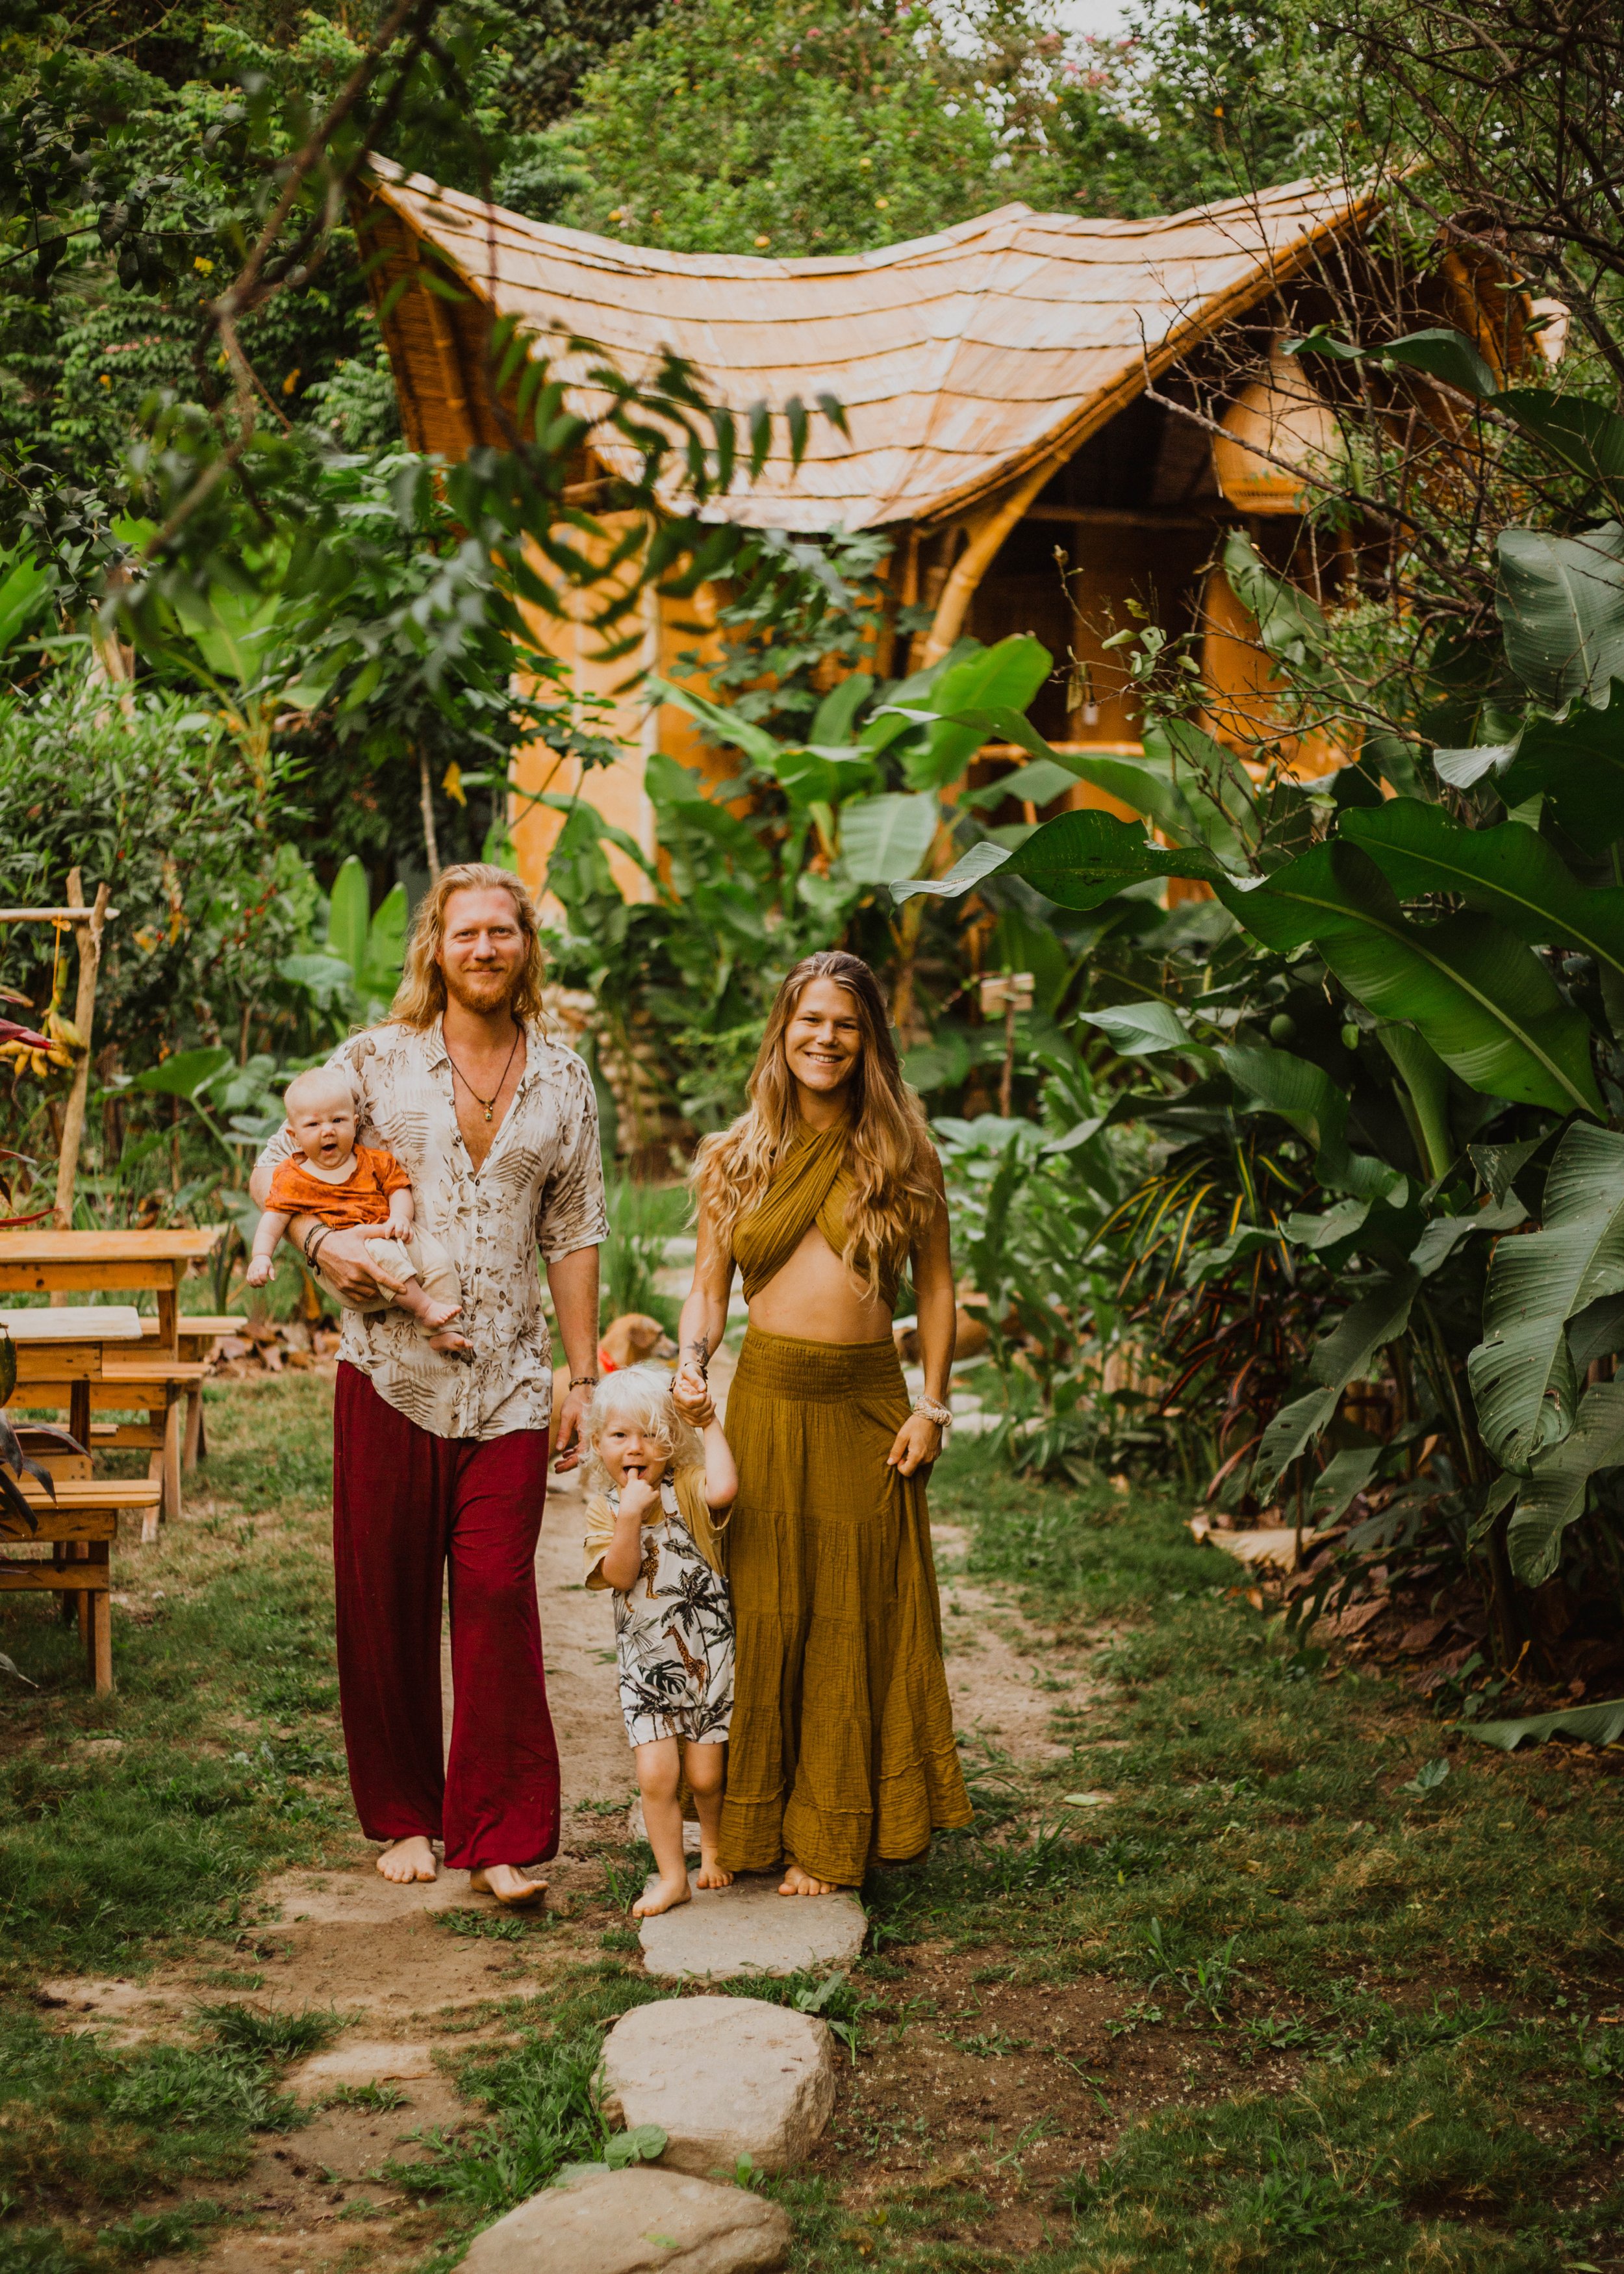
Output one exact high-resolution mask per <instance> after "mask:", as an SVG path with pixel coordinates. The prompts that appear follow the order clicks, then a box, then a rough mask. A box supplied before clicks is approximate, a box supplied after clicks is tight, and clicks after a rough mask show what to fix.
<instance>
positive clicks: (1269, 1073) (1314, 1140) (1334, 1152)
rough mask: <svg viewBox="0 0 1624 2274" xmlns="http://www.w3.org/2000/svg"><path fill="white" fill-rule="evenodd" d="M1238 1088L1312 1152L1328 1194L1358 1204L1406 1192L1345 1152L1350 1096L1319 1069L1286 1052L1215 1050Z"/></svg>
mask: <svg viewBox="0 0 1624 2274" xmlns="http://www.w3.org/2000/svg"><path fill="white" fill-rule="evenodd" d="M1217 1058H1218V1062H1219V1064H1220V1065H1222V1068H1223V1070H1224V1072H1225V1073H1227V1074H1228V1075H1229V1080H1230V1081H1232V1082H1233V1083H1234V1085H1235V1087H1236V1088H1237V1091H1238V1092H1239V1093H1240V1095H1241V1096H1242V1097H1243V1098H1244V1099H1249V1100H1250V1101H1251V1103H1252V1104H1253V1105H1254V1106H1258V1107H1260V1108H1261V1109H1262V1110H1263V1111H1265V1112H1267V1113H1277V1114H1278V1115H1279V1116H1280V1118H1281V1119H1282V1121H1286V1122H1289V1124H1290V1126H1291V1127H1292V1128H1293V1129H1295V1130H1296V1131H1297V1134H1298V1135H1299V1136H1300V1137H1303V1138H1304V1139H1306V1141H1308V1143H1309V1144H1311V1145H1312V1147H1313V1148H1314V1170H1315V1173H1316V1175H1317V1176H1318V1177H1319V1181H1320V1183H1321V1184H1322V1185H1324V1186H1327V1188H1328V1189H1329V1190H1330V1191H1332V1192H1343V1193H1352V1194H1353V1195H1354V1196H1355V1198H1356V1199H1358V1200H1365V1201H1370V1200H1376V1199H1385V1200H1391V1201H1402V1199H1403V1198H1404V1196H1405V1193H1406V1191H1407V1189H1408V1187H1407V1184H1406V1180H1405V1178H1404V1177H1403V1176H1402V1174H1401V1173H1400V1171H1398V1170H1397V1169H1390V1168H1388V1167H1387V1164H1386V1163H1384V1162H1381V1161H1377V1160H1373V1159H1372V1158H1371V1157H1370V1156H1369V1155H1368V1154H1361V1153H1352V1152H1350V1150H1349V1148H1348V1139H1347V1128H1348V1097H1347V1093H1346V1092H1345V1091H1343V1090H1341V1089H1339V1088H1337V1086H1336V1084H1335V1082H1334V1081H1332V1080H1331V1077H1330V1075H1329V1074H1328V1073H1326V1071H1325V1069H1324V1067H1323V1066H1317V1065H1314V1064H1313V1062H1312V1059H1309V1058H1297V1056H1296V1055H1295V1054H1294V1053H1293V1052H1292V1051H1290V1050H1265V1049H1260V1048H1254V1049H1248V1048H1244V1047H1240V1046H1236V1047H1233V1048H1229V1049H1225V1050H1219V1051H1218V1052H1217Z"/></svg>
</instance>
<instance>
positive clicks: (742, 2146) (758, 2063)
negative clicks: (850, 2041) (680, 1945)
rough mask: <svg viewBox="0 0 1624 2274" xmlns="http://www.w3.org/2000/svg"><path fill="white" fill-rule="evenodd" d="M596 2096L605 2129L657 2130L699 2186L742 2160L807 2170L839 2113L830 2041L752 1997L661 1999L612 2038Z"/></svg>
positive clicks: (803, 2019)
mask: <svg viewBox="0 0 1624 2274" xmlns="http://www.w3.org/2000/svg"><path fill="white" fill-rule="evenodd" d="M775 1900H783V1901H787V1900H788V1898H787V1897H785V1898H776V1899H775ZM818 1901H823V1897H822V1896H820V1897H819V1898H818ZM600 2091H601V2094H602V2106H603V2112H604V2114H605V2117H606V2118H607V2119H608V2120H609V2122H610V2123H611V2124H623V2125H624V2126H625V2127H626V2129H627V2130H628V2132H635V2130H636V2128H637V2127H638V2126H639V2125H640V2124H658V2126H659V2127H660V2129H661V2131H662V2132H664V2133H665V2135H666V2146H665V2154H664V2155H663V2156H662V2157H661V2158H660V2161H661V2164H662V2165H665V2167H667V2168H669V2169H671V2170H673V2171H678V2172H697V2173H698V2174H699V2175H700V2177H701V2178H706V2177H710V2176H712V2175H714V2173H715V2172H717V2171H718V2168H719V2169H720V2170H721V2171H723V2172H732V2171H733V2167H734V2165H736V2164H737V2163H738V2160H739V2158H740V2157H741V2156H748V2157H750V2159H751V2161H752V2162H753V2163H755V2164H757V2165H760V2167H761V2168H762V2169H763V2171H772V2172H777V2171H783V2170H785V2169H786V2167H788V2166H789V2165H794V2164H800V2163H804V2161H805V2160H806V2158H807V2157H808V2155H809V2154H810V2153H811V2151H812V2149H813V2146H814V2144H815V2143H816V2141H817V2139H818V2137H819V2136H820V2135H821V2134H822V2132H823V2127H824V2126H825V2125H826V2124H827V2123H828V2121H829V2119H830V2115H831V2111H832V2110H833V2108H834V2105H835V2043H834V2037H833V2036H832V2034H831V2031H830V2029H829V2026H828V2024H827V2022H820V2021H818V2020H816V2017H815V2016H814V2015H812V2014H794V2013H790V2012H787V2011H786V2008H785V2007H782V2006H767V2005H763V2002H762V2001H761V1999H759V1998H663V1999H660V2000H659V2002H658V2004H657V2005H653V2006H638V2007H634V2008H633V2009H632V2011H631V2012H630V2013H629V2014H622V2015H621V2016H620V2020H619V2021H618V2022H616V2023H615V2025H614V2027H613V2029H611V2030H610V2032H609V2035H608V2037H606V2038H605V2041H604V2067H603V2083H602V2085H601V2087H600Z"/></svg>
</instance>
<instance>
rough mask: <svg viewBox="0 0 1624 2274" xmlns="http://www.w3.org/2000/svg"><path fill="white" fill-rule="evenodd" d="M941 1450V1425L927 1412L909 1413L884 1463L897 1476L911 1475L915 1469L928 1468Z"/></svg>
mask: <svg viewBox="0 0 1624 2274" xmlns="http://www.w3.org/2000/svg"><path fill="white" fill-rule="evenodd" d="M941 1450H942V1430H941V1425H940V1424H939V1423H938V1422H936V1421H933V1420H932V1419H931V1418H930V1416H929V1413H910V1414H909V1416H908V1418H907V1419H906V1421H905V1422H904V1423H903V1425H902V1427H901V1428H900V1429H898V1432H897V1437H896V1442H895V1443H894V1444H893V1445H892V1447H891V1450H890V1452H889V1453H888V1454H887V1455H886V1457H885V1465H886V1467H887V1468H888V1469H895V1470H896V1471H897V1472H898V1475H899V1476H905V1477H911V1476H912V1475H913V1474H914V1471H915V1469H928V1468H929V1466H930V1465H931V1463H932V1462H933V1461H934V1460H935V1459H936V1456H937V1455H938V1454H939V1453H940V1451H941Z"/></svg>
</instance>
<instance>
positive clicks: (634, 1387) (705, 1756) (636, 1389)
mask: <svg viewBox="0 0 1624 2274" xmlns="http://www.w3.org/2000/svg"><path fill="white" fill-rule="evenodd" d="M684 1405H685V1408H686V1413H685V1412H683V1411H680V1410H679V1409H678V1406H677V1404H676V1403H675V1401H674V1400H673V1397H672V1394H671V1375H670V1374H669V1372H668V1370H667V1369H666V1368H665V1367H660V1366H628V1367H623V1368H621V1369H620V1371H619V1372H617V1373H614V1374H605V1376H604V1379H603V1380H602V1381H601V1382H599V1383H598V1388H597V1389H595V1390H594V1391H593V1393H592V1403H591V1405H590V1408H589V1409H588V1412H587V1419H586V1429H585V1436H586V1442H587V1465H586V1481H587V1485H588V1487H589V1490H590V1497H589V1499H588V1501H587V1504H586V1525H587V1529H586V1584H587V1585H588V1586H589V1587H612V1588H613V1590H614V1633H615V1646H616V1656H617V1658H618V1659H619V1661H620V1710H621V1712H622V1713H624V1714H625V1716H626V1734H627V1736H628V1737H629V1738H630V1740H631V1744H632V1753H633V1757H634V1758H635V1762H636V1766H637V1785H638V1788H639V1790H640V1791H641V1792H642V1794H643V1823H644V1824H645V1826H647V1828H648V1834H649V1845H650V1848H652V1849H653V1850H654V1860H655V1862H656V1864H658V1866H659V1880H658V1885H657V1886H654V1887H653V1888H651V1889H650V1892H649V1893H648V1894H646V1895H644V1896H643V1900H642V1901H641V1902H637V1903H634V1904H633V1906H632V1915H633V1916H634V1917H635V1918H647V1917H650V1916H652V1915H653V1914H654V1913H655V1912H657V1911H668V1910H670V1909H673V1907H674V1906H675V1905H676V1904H678V1903H685V1902H687V1901H688V1898H689V1889H688V1864H687V1862H686V1860H685V1858H684V1856H683V1853H682V1806H681V1801H680V1784H681V1780H682V1777H683V1775H684V1774H685V1773H686V1775H687V1777H688V1784H689V1787H690V1788H691V1789H692V1792H693V1795H694V1799H695V1805H696V1806H697V1808H698V1810H699V1833H700V1850H699V1877H698V1882H697V1884H698V1885H699V1886H702V1887H725V1886H728V1885H729V1884H730V1882H731V1880H732V1879H733V1873H732V1872H731V1871H723V1870H722V1868H721V1866H720V1864H718V1862H717V1860H716V1850H717V1837H718V1832H719V1830H720V1827H721V1820H722V1767H723V1758H724V1748H725V1747H726V1742H727V1730H728V1724H729V1722H730V1721H731V1720H732V1718H733V1605H732V1604H731V1602H730V1601H729V1600H728V1596H727V1582H726V1580H725V1579H724V1578H723V1577H722V1572H721V1558H720V1555H719V1554H718V1547H717V1527H716V1525H714V1524H713V1523H712V1521H711V1516H712V1512H713V1511H714V1510H721V1509H726V1508H730V1507H731V1506H732V1505H733V1495H734V1494H735V1493H736V1492H737V1491H738V1489H739V1478H738V1472H737V1471H736V1470H735V1469H734V1467H733V1454H732V1453H731V1451H730V1450H729V1449H728V1444H727V1440H726V1437H725V1436H724V1435H723V1434H722V1427H721V1424H720V1422H719V1421H718V1419H717V1418H716V1409H715V1407H714V1406H713V1405H711V1403H710V1401H709V1399H708V1398H706V1399H704V1400H703V1402H702V1401H701V1400H698V1399H692V1398H691V1399H685V1401H684ZM688 1414H691V1416H692V1419H688V1418H687V1415H688ZM702 1431H703V1436H702V1434H701V1432H702Z"/></svg>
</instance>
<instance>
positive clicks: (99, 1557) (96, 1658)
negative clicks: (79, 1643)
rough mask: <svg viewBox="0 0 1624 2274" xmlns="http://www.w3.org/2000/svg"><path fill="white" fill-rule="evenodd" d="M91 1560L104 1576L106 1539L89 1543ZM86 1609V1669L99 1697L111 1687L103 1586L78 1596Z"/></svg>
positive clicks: (109, 1611)
mask: <svg viewBox="0 0 1624 2274" xmlns="http://www.w3.org/2000/svg"><path fill="white" fill-rule="evenodd" d="M90 1561H91V1562H93V1563H99V1564H101V1565H102V1573H103V1577H104V1578H105V1577H106V1576H107V1570H108V1565H109V1551H108V1542H107V1541H106V1540H93V1541H92V1542H91V1547H90ZM79 1600H80V1602H81V1603H83V1604H84V1605H85V1606H86V1608H87V1610H88V1612H89V1618H88V1620H87V1622H86V1624H85V1643H86V1649H85V1660H86V1667H85V1670H86V1673H87V1674H88V1675H89V1676H90V1679H91V1681H92V1682H93V1683H94V1684H95V1690H96V1695H97V1696H98V1697H99V1698H105V1697H107V1696H108V1694H109V1691H110V1690H111V1689H112V1687H113V1605H112V1599H111V1597H110V1596H109V1593H108V1591H107V1588H106V1586H105V1585H103V1586H100V1587H95V1588H92V1589H88V1590H86V1593H84V1594H82V1595H81V1596H80V1597H79Z"/></svg>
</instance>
